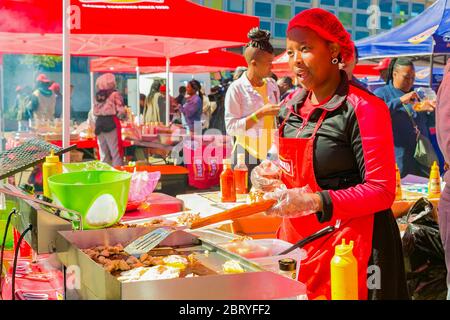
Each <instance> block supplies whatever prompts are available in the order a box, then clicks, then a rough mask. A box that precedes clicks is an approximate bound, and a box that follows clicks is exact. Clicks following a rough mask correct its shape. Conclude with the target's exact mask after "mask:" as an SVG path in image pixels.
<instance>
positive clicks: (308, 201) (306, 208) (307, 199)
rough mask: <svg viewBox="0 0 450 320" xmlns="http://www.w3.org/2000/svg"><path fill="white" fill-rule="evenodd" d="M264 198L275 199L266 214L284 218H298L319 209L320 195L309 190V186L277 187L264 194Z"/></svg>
mask: <svg viewBox="0 0 450 320" xmlns="http://www.w3.org/2000/svg"><path fill="white" fill-rule="evenodd" d="M264 199H267V200H269V199H273V200H277V201H278V203H276V204H275V205H274V206H273V207H272V208H270V209H269V210H267V211H266V214H267V215H270V216H279V217H286V218H298V217H301V216H306V215H309V214H312V213H315V212H317V211H319V210H320V207H321V204H320V197H319V196H318V195H317V194H315V193H312V192H311V188H309V186H306V187H303V188H293V189H285V188H279V189H277V190H275V191H274V192H269V193H266V194H265V195H264Z"/></svg>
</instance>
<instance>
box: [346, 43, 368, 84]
mask: <svg viewBox="0 0 450 320" xmlns="http://www.w3.org/2000/svg"><path fill="white" fill-rule="evenodd" d="M353 50H354V54H353V58H352V59H351V60H350V61H347V62H341V63H340V64H339V67H340V68H341V69H342V70H344V71H345V73H346V74H347V77H348V79H349V80H350V81H352V82H353V83H354V84H355V85H356V86H358V87H359V88H361V89H367V86H366V84H365V83H363V82H362V81H360V80H359V79H358V78H356V77H355V75H354V74H353V71H354V70H355V67H356V65H357V64H358V62H359V59H358V48H356V46H353Z"/></svg>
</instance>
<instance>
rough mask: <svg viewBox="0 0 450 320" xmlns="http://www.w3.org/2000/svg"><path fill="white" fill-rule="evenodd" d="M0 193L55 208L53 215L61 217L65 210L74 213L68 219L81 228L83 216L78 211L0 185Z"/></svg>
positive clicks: (70, 213)
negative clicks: (73, 217)
mask: <svg viewBox="0 0 450 320" xmlns="http://www.w3.org/2000/svg"><path fill="white" fill-rule="evenodd" d="M0 194H7V195H9V196H13V197H17V198H20V199H24V200H28V201H32V202H34V203H38V204H40V205H43V206H46V207H49V208H52V209H56V212H53V213H54V214H55V215H57V216H58V217H61V212H67V213H68V214H69V215H71V216H72V215H74V216H76V219H68V220H70V221H71V222H72V223H73V222H78V223H79V225H78V229H79V230H83V218H82V216H81V214H80V213H79V212H78V211H75V210H71V209H67V208H64V207H61V206H58V205H56V204H53V203H50V202H46V201H43V200H39V199H36V198H34V197H32V196H29V195H25V194H23V193H19V192H14V191H11V190H8V189H6V188H1V187H0ZM61 218H63V217H61ZM71 218H72V217H71Z"/></svg>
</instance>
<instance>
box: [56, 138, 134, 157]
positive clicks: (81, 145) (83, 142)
mask: <svg viewBox="0 0 450 320" xmlns="http://www.w3.org/2000/svg"><path fill="white" fill-rule="evenodd" d="M49 143H51V144H54V145H56V146H58V147H61V146H62V140H50V141H49ZM69 144H70V145H76V148H77V149H84V150H87V149H95V151H96V155H97V156H95V155H94V154H92V156H93V158H94V159H100V158H99V157H100V152H99V149H98V143H97V139H78V140H70V143H69ZM132 145H133V144H132V142H131V141H128V140H123V147H124V148H127V147H130V146H132Z"/></svg>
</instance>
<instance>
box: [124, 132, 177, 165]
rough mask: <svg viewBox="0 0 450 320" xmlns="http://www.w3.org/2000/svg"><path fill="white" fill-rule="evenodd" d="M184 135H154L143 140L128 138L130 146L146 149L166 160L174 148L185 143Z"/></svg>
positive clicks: (143, 137)
mask: <svg viewBox="0 0 450 320" xmlns="http://www.w3.org/2000/svg"><path fill="white" fill-rule="evenodd" d="M183 137H184V135H176V134H165V133H161V134H158V135H156V134H154V135H142V138H141V139H133V138H127V139H126V140H124V141H127V143H129V144H130V145H133V146H136V147H141V148H146V149H147V150H148V153H149V154H150V155H159V156H161V157H163V158H164V159H166V158H168V157H169V156H170V153H171V152H172V150H173V149H174V147H175V146H176V145H177V144H178V143H180V142H182V141H183Z"/></svg>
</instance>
